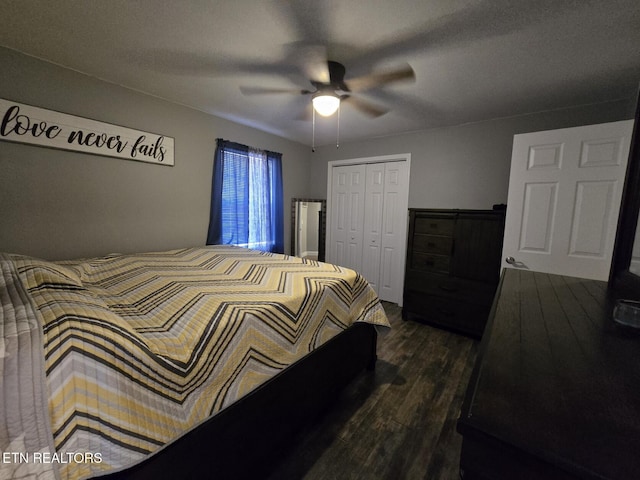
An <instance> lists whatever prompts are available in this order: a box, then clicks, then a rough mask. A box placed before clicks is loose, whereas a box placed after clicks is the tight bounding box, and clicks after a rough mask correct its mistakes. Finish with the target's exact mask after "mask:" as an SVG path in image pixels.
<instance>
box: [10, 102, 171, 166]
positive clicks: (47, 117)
mask: <svg viewBox="0 0 640 480" xmlns="http://www.w3.org/2000/svg"><path fill="white" fill-rule="evenodd" d="M0 118H2V123H0V140H5V141H9V142H18V143H26V144H29V145H39V146H42V147H50V148H58V149H62V150H71V151H74V152H84V153H93V154H96V155H104V156H108V157H115V158H124V159H127V160H138V161H141V162H150V163H158V164H161V165H171V166H173V164H174V157H173V153H174V152H173V147H174V145H173V144H174V140H173V138H171V137H166V136H164V135H158V134H156V133H149V132H143V131H140V130H134V129H132V128H126V127H120V126H118V125H113V124H111V123H105V122H98V121H96V120H90V119H88V118H84V117H78V116H76V115H68V114H66V113H60V112H56V111H54V110H47V109H44V108H38V107H33V106H31V105H25V104H22V103H18V102H11V101H9V100H4V99H2V98H0Z"/></svg>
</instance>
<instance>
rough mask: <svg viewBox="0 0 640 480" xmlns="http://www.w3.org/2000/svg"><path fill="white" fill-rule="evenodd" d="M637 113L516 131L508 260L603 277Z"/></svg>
mask: <svg viewBox="0 0 640 480" xmlns="http://www.w3.org/2000/svg"><path fill="white" fill-rule="evenodd" d="M632 126H633V121H631V120H629V121H622V122H613V123H606V124H600V125H589V126H585V127H576V128H565V129H560V130H549V131H544V132H534V133H527V134H522V135H516V136H515V137H514V140H513V153H512V157H511V174H510V178H509V196H508V201H507V215H506V225H505V234H504V243H503V247H502V256H503V266H504V267H510V268H527V269H530V270H535V271H539V272H545V273H556V274H561V275H569V276H576V277H582V278H591V279H596V280H606V279H607V278H608V276H609V269H610V266H611V256H612V252H613V244H614V240H615V232H616V225H617V222H618V213H619V209H620V199H621V195H622V187H623V184H624V177H625V172H626V167H627V160H628V156H629V145H630V140H631V130H632Z"/></svg>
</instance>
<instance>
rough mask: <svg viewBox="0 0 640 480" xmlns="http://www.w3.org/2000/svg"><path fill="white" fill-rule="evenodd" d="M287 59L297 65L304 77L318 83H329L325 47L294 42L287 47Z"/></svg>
mask: <svg viewBox="0 0 640 480" xmlns="http://www.w3.org/2000/svg"><path fill="white" fill-rule="evenodd" d="M287 49H288V51H289V53H288V54H287V59H288V60H289V62H290V63H292V64H294V65H297V66H298V68H299V69H300V71H301V72H302V74H303V75H304V77H305V78H306V79H308V80H311V81H313V82H318V83H329V82H330V80H331V78H330V75H329V66H328V61H327V47H325V46H324V45H317V44H310V43H306V42H294V43H291V44H289V45H287Z"/></svg>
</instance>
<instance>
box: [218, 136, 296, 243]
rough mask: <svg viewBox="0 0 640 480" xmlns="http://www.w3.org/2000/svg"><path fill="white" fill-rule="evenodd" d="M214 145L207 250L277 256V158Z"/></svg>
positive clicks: (240, 147)
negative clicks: (217, 247) (230, 248)
mask: <svg viewBox="0 0 640 480" xmlns="http://www.w3.org/2000/svg"><path fill="white" fill-rule="evenodd" d="M217 142H218V145H217V148H216V155H215V160H214V165H213V183H212V193H211V219H210V222H209V233H208V235H207V244H208V245H211V244H231V245H239V246H242V247H248V248H255V249H258V250H264V251H268V252H279V253H283V252H284V241H283V239H284V222H283V203H282V155H281V154H279V153H275V152H269V151H263V150H258V149H255V148H251V147H247V146H246V145H240V144H237V143H233V142H229V141H226V140H222V139H218V140H217Z"/></svg>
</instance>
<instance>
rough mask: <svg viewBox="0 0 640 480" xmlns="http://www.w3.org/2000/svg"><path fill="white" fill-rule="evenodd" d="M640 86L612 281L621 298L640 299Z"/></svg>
mask: <svg viewBox="0 0 640 480" xmlns="http://www.w3.org/2000/svg"><path fill="white" fill-rule="evenodd" d="M639 211H640V89H639V93H638V100H637V104H636V115H635V124H634V126H633V134H632V137H631V151H630V153H629V165H628V167H627V176H626V179H625V184H624V190H623V193H622V203H621V205H620V219H619V221H618V230H617V233H616V243H615V248H614V250H613V262H612V266H611V276H610V278H609V285H610V286H612V287H613V289H614V291H615V294H616V296H617V297H619V298H629V299H634V300H640V222H638V212H639Z"/></svg>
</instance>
